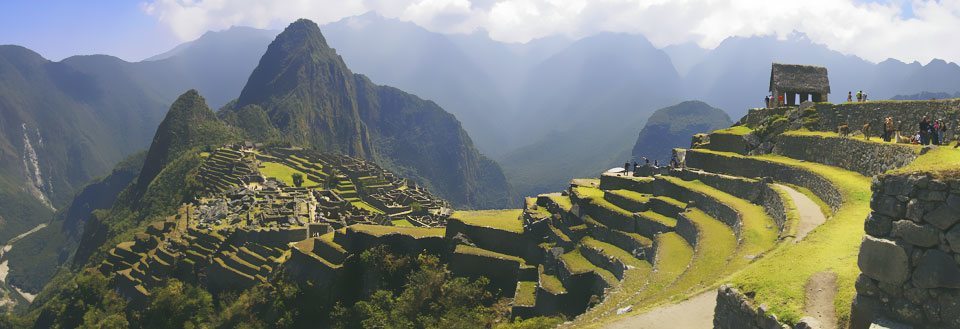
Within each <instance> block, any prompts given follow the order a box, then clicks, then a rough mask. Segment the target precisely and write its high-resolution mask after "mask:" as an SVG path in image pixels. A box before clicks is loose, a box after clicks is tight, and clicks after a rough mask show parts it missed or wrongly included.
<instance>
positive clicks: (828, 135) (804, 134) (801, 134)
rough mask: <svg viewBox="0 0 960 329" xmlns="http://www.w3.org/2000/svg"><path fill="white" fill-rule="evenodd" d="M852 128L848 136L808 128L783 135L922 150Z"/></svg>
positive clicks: (917, 146) (918, 146)
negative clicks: (848, 140) (887, 140)
mask: <svg viewBox="0 0 960 329" xmlns="http://www.w3.org/2000/svg"><path fill="white" fill-rule="evenodd" d="M850 128H851V129H850V133H851V135H850V136H848V137H840V134H838V133H836V132H833V131H810V130H806V129H802V130H791V131H788V132H784V133H783V134H782V135H783V136H798V137H820V138H849V139H852V140H855V141H859V142H864V143H877V144H889V145H891V146H903V147H909V148H912V149H914V150H915V151H920V148H921V146H920V145H913V144H903V143H899V144H898V143H897V142H896V141H895V140H893V139H891V140H890V141H889V142H884V141H883V139H881V138H880V136H871V137H870V139H863V135H862V134H860V130H859V127H857V128H855V129H854V128H853V127H850ZM854 133H856V134H858V135H859V136H854V135H853V134H854Z"/></svg>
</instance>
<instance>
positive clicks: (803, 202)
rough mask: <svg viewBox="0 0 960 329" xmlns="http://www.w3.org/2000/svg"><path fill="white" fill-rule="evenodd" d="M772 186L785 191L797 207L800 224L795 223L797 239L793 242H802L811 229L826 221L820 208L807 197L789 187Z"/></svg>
mask: <svg viewBox="0 0 960 329" xmlns="http://www.w3.org/2000/svg"><path fill="white" fill-rule="evenodd" d="M774 185H775V186H776V187H778V188H780V189H783V190H784V191H786V192H787V195H789V196H790V198H792V199H793V204H794V205H795V206H797V212H798V213H799V215H800V223H797V237H796V240H795V241H797V242H800V241H803V238H805V237H806V236H807V234H809V233H810V231H813V229H815V228H817V227H818V226H820V224H823V223H824V222H826V221H827V217H826V216H824V215H823V211H820V206H818V205H817V203H816V202H813V200H810V198H809V197H807V196H806V195H804V194H803V193H800V192H798V191H797V190H795V189H793V188H791V187H789V186H786V185H782V184H774Z"/></svg>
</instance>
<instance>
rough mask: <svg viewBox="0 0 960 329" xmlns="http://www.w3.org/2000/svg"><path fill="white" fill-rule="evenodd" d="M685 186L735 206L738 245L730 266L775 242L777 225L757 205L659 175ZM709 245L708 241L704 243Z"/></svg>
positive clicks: (757, 253)
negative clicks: (737, 215) (737, 214)
mask: <svg viewBox="0 0 960 329" xmlns="http://www.w3.org/2000/svg"><path fill="white" fill-rule="evenodd" d="M661 179H664V180H667V181H669V182H671V183H673V184H675V185H678V186H681V187H683V188H685V189H687V190H690V191H694V192H697V193H701V194H704V195H707V196H709V197H711V198H713V199H716V200H718V201H720V203H723V204H725V205H728V206H730V207H732V208H733V209H735V210H736V211H737V213H739V214H740V223H741V224H740V245H739V246H738V248H737V252H736V255H735V257H734V259H732V263H731V268H734V269H735V268H739V267H741V266H743V265H746V264H747V263H749V262H750V259H752V258H754V257H756V256H759V255H761V254H763V253H765V252H767V251H768V250H770V249H771V248H773V247H774V246H775V245H776V244H777V238H778V235H779V233H780V232H779V229H778V228H777V224H776V222H774V221H773V218H771V217H770V216H769V215H767V212H766V211H765V210H764V209H763V207H760V206H758V205H755V204H753V203H750V202H749V201H747V200H744V199H741V198H738V197H735V196H733V195H730V194H728V193H726V192H723V191H721V190H718V189H715V188H713V187H710V186H708V185H707V184H704V183H702V182H700V181H684V180H682V179H679V178H676V177H661ZM708 245H709V244H708Z"/></svg>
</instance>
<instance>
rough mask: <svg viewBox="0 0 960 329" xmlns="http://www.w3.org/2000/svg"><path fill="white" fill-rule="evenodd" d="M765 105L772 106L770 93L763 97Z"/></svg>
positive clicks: (766, 106)
mask: <svg viewBox="0 0 960 329" xmlns="http://www.w3.org/2000/svg"><path fill="white" fill-rule="evenodd" d="M763 107H765V108H770V95H767V96H764V97H763Z"/></svg>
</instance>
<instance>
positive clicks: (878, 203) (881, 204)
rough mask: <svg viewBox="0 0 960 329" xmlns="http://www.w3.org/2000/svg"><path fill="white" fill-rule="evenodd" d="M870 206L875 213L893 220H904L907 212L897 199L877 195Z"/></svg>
mask: <svg viewBox="0 0 960 329" xmlns="http://www.w3.org/2000/svg"><path fill="white" fill-rule="evenodd" d="M872 201H873V202H872V204H871V205H870V207H871V208H873V211H876V212H878V213H880V214H882V215H886V216H890V217H893V218H902V217H904V214H905V212H906V209H905V208H906V207H904V205H903V203H901V202H900V200H898V199H897V198H896V197H893V196H883V195H875V196H874V197H873V200H872Z"/></svg>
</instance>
